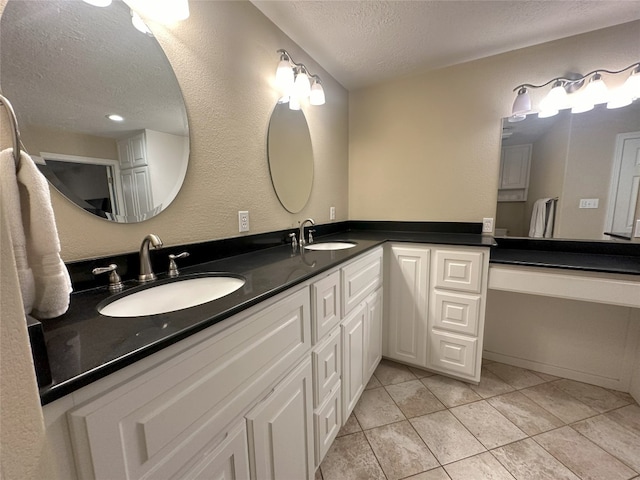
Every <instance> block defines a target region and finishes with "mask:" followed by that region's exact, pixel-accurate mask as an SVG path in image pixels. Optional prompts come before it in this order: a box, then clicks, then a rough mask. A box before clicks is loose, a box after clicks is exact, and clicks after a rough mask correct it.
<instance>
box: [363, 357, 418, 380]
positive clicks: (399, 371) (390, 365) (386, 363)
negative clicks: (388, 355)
mask: <svg viewBox="0 0 640 480" xmlns="http://www.w3.org/2000/svg"><path fill="white" fill-rule="evenodd" d="M373 374H374V375H375V376H376V378H377V379H378V380H379V381H380V383H381V384H382V385H393V384H394V383H402V382H408V381H409V380H415V379H416V376H415V375H414V374H413V373H411V371H410V370H409V367H407V366H406V365H401V364H400V363H396V362H392V361H391V360H384V359H383V360H382V361H381V362H380V364H379V365H378V368H376V371H375V372H374V373H373Z"/></svg>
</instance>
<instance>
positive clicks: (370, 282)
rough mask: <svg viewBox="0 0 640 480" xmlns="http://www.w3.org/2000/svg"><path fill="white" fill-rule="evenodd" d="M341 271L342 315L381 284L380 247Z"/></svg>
mask: <svg viewBox="0 0 640 480" xmlns="http://www.w3.org/2000/svg"><path fill="white" fill-rule="evenodd" d="M341 272H342V316H343V317H344V316H346V315H347V314H348V313H349V312H351V310H353V309H354V308H355V307H356V306H357V305H358V304H359V303H360V302H362V301H363V300H364V299H365V298H367V295H369V294H370V293H371V292H373V291H374V290H376V289H377V288H378V287H379V286H380V285H382V248H378V249H376V250H375V251H373V252H372V253H369V254H366V255H365V256H364V257H362V258H360V259H358V260H356V261H354V262H353V263H350V264H349V265H347V266H346V267H343V268H342V269H341Z"/></svg>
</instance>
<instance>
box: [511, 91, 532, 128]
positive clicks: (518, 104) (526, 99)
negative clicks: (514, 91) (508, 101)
mask: <svg viewBox="0 0 640 480" xmlns="http://www.w3.org/2000/svg"><path fill="white" fill-rule="evenodd" d="M530 111H531V97H530V96H529V92H528V91H527V89H526V88H525V87H520V90H518V95H517V96H516V99H515V101H514V102H513V108H512V109H511V116H512V117H519V116H522V115H526V114H527V113H529V112H530ZM523 120H524V119H523ZM515 121H518V120H515Z"/></svg>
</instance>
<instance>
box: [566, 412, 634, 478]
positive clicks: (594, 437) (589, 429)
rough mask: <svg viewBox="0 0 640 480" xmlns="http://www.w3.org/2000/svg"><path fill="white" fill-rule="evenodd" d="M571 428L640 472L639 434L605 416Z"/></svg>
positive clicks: (590, 419)
mask: <svg viewBox="0 0 640 480" xmlns="http://www.w3.org/2000/svg"><path fill="white" fill-rule="evenodd" d="M572 426H573V428H574V429H575V430H577V431H578V432H580V433H581V434H582V435H584V436H585V437H587V438H588V439H589V440H591V441H592V442H593V443H595V444H596V445H598V446H599V447H601V448H602V449H604V450H606V451H607V452H609V453H610V454H611V455H614V456H615V457H617V458H618V459H619V460H622V461H623V462H624V463H626V464H627V465H628V466H630V467H631V468H633V469H634V470H635V471H636V472H640V434H637V433H635V432H633V431H631V430H629V429H627V428H625V427H623V426H622V425H620V424H619V423H616V422H614V421H613V420H611V419H610V418H608V417H606V416H605V415H598V416H597V417H593V418H589V419H587V420H583V421H582V422H578V423H575V424H574V425H572Z"/></svg>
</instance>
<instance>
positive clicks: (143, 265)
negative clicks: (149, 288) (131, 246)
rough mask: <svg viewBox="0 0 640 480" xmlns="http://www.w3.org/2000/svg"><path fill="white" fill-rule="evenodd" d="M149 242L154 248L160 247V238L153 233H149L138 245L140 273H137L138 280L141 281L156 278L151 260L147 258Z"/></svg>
mask: <svg viewBox="0 0 640 480" xmlns="http://www.w3.org/2000/svg"><path fill="white" fill-rule="evenodd" d="M149 244H151V247H152V248H154V249H157V248H162V240H160V237H158V236H157V235H154V234H153V233H150V234H149V235H147V236H146V237H144V239H143V240H142V245H140V274H139V275H138V281H139V282H141V283H144V282H149V281H151V280H155V279H156V274H155V273H153V269H152V268H151V260H150V259H149Z"/></svg>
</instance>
